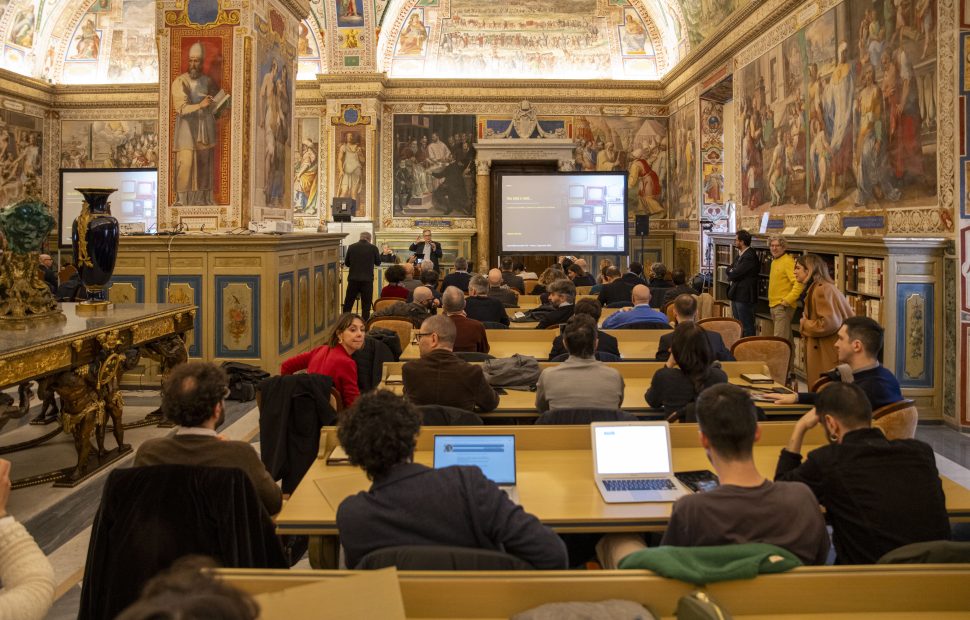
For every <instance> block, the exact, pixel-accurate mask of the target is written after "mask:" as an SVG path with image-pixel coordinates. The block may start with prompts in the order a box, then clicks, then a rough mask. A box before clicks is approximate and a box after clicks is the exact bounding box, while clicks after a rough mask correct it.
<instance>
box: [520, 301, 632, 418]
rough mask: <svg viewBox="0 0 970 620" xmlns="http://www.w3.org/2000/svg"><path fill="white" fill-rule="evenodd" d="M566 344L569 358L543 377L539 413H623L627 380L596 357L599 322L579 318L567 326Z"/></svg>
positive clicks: (539, 387)
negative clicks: (579, 410)
mask: <svg viewBox="0 0 970 620" xmlns="http://www.w3.org/2000/svg"><path fill="white" fill-rule="evenodd" d="M562 339H563V344H565V346H566V350H567V351H568V352H569V357H568V358H567V359H566V361H565V362H562V363H560V364H559V365H558V366H550V367H549V368H546V369H544V370H543V371H542V374H540V375H539V382H538V383H537V384H536V409H538V410H539V411H540V412H541V411H548V410H550V409H566V408H575V407H594V408H599V409H619V408H620V405H621V404H623V388H624V384H623V377H622V376H620V372H619V371H618V370H616V369H615V368H610V367H609V366H607V365H606V364H604V363H603V362H599V361H597V360H596V358H595V357H593V352H594V351H595V350H596V321H594V320H593V317H591V316H589V315H588V314H577V315H575V316H573V317H572V318H571V319H569V322H568V323H566V329H565V330H564V331H563V336H562Z"/></svg>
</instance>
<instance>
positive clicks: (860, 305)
mask: <svg viewBox="0 0 970 620" xmlns="http://www.w3.org/2000/svg"><path fill="white" fill-rule="evenodd" d="M845 298H846V299H847V300H848V302H849V305H850V306H852V310H853V311H854V312H855V315H856V316H867V317H869V318H871V319H875V320H876V321H879V322H880V323H881V322H882V300H881V299H871V298H869V297H862V296H861V295H846V296H845Z"/></svg>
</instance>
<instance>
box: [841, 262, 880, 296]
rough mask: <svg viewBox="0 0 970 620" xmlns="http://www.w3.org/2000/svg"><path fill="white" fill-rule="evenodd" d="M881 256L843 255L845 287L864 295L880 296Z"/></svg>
mask: <svg viewBox="0 0 970 620" xmlns="http://www.w3.org/2000/svg"><path fill="white" fill-rule="evenodd" d="M882 266H883V261H882V259H881V258H862V257H859V256H846V257H845V288H846V290H849V291H856V292H858V293H864V294H866V295H878V296H880V297H881V296H882Z"/></svg>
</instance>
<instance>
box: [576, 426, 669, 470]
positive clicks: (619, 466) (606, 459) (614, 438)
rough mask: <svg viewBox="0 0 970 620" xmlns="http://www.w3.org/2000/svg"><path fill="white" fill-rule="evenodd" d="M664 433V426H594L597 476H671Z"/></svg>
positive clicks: (665, 434) (667, 443) (665, 429)
mask: <svg viewBox="0 0 970 620" xmlns="http://www.w3.org/2000/svg"><path fill="white" fill-rule="evenodd" d="M667 433H668V429H667V426H666V425H665V424H656V425H653V424H644V425H639V424H624V425H617V426H598V425H597V426H595V427H594V429H593V436H594V437H595V441H596V446H595V450H596V469H597V471H596V473H597V474H600V475H622V474H665V473H670V454H669V452H668V449H669V445H670V444H669V442H668V440H667Z"/></svg>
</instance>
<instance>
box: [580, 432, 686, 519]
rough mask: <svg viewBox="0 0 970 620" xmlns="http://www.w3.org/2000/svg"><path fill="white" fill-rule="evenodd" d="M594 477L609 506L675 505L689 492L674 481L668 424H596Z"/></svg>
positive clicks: (594, 435)
mask: <svg viewBox="0 0 970 620" xmlns="http://www.w3.org/2000/svg"><path fill="white" fill-rule="evenodd" d="M590 432H591V433H592V435H593V441H592V443H593V477H594V478H595V479H596V486H597V488H599V490H600V494H601V495H602V496H603V501H605V502H606V503H608V504H621V503H631V502H672V501H674V500H676V499H677V498H678V497H681V496H683V495H686V494H687V493H688V492H689V491H688V490H687V489H686V488H685V487H684V486H683V485H682V484H681V483H680V482H679V481H678V480H677V479H676V478H675V477H674V469H673V462H672V459H671V452H670V427H669V426H668V425H667V423H666V422H594V423H593V424H591V425H590Z"/></svg>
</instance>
